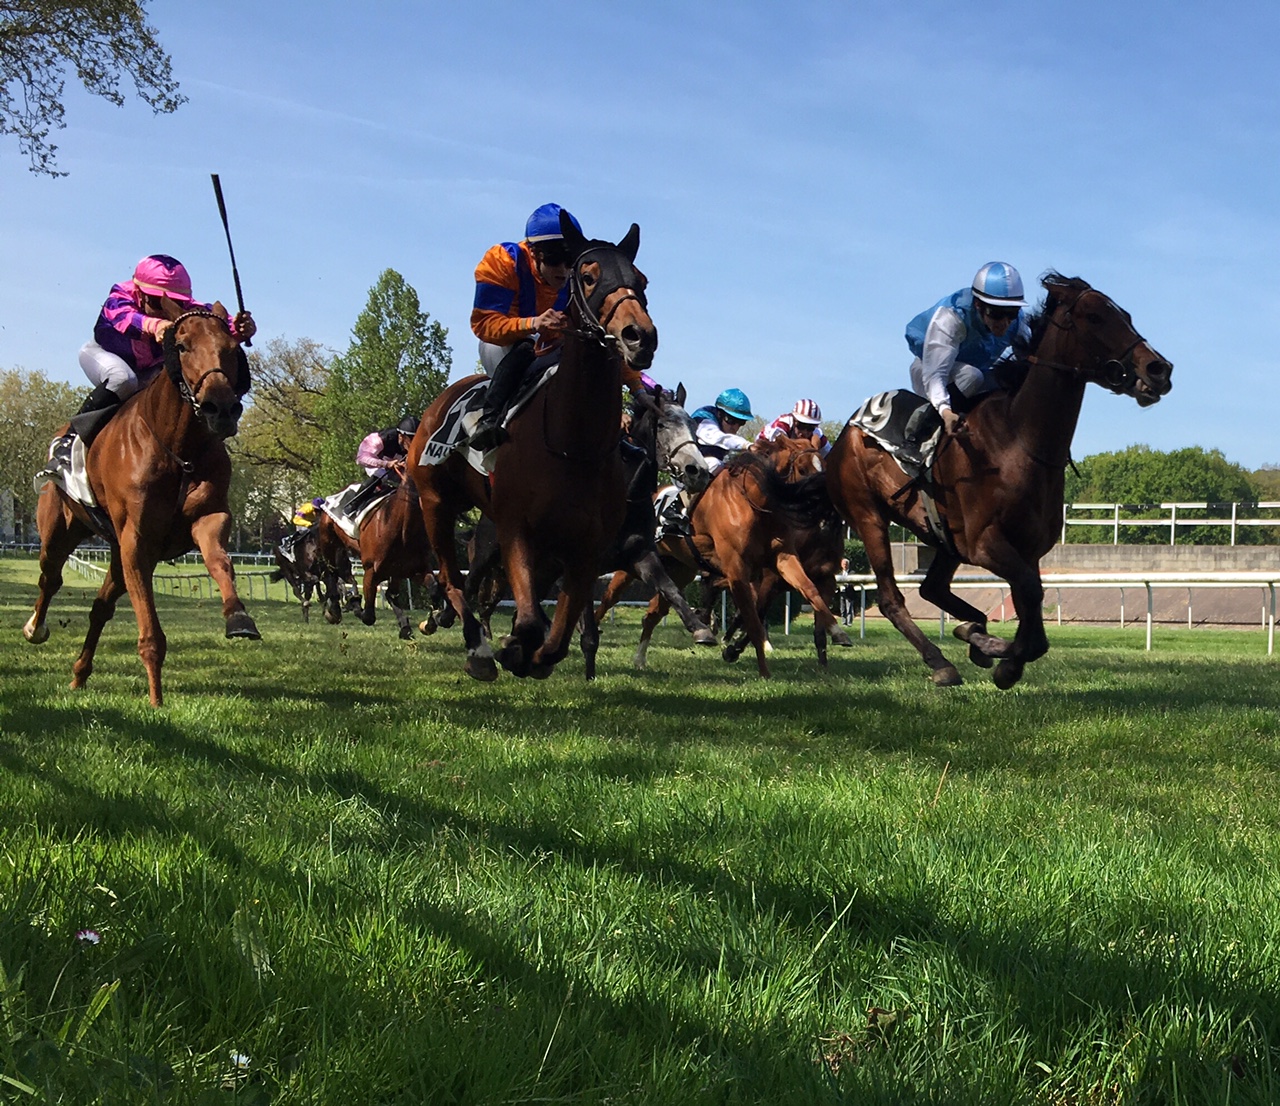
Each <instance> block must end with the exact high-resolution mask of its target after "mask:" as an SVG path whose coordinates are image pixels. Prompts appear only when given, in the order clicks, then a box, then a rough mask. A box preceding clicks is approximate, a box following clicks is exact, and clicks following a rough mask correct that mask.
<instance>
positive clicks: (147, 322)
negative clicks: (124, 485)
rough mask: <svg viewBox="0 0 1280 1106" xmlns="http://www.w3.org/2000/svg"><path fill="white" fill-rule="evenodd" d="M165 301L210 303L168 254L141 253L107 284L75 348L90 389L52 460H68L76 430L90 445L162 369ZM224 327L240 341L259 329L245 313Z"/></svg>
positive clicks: (191, 305)
mask: <svg viewBox="0 0 1280 1106" xmlns="http://www.w3.org/2000/svg"><path fill="white" fill-rule="evenodd" d="M165 299H170V300H173V301H174V302H175V303H177V304H179V305H180V306H181V307H182V308H183V310H187V311H211V310H212V305H211V304H207V303H197V302H196V301H195V300H194V299H192V297H191V277H190V276H189V275H188V273H187V269H186V266H185V265H183V264H182V262H180V261H178V260H177V259H176V258H172V257H170V256H169V255H168V254H163V253H157V254H151V255H150V256H149V257H144V258H143V259H142V260H141V261H139V262H138V264H137V265H136V266H135V268H134V270H133V278H132V279H131V280H128V281H125V282H124V283H122V284H116V285H113V286H112V288H111V292H110V293H109V294H108V296H107V300H106V302H105V303H104V304H103V305H102V310H101V311H100V312H99V314H98V319H97V322H96V323H94V327H93V337H92V338H91V339H90V340H89V341H88V342H86V343H85V344H84V346H83V347H81V350H80V368H81V369H83V370H84V374H85V376H87V377H88V378H89V383H91V384H92V385H93V386H94V387H93V391H92V392H90V393H89V397H88V398H87V399H86V400H85V401H84V404H83V405H82V406H81V408H80V410H79V411H78V412H76V414H75V415H74V416H73V417H72V419H71V429H70V431H69V432H68V433H67V434H65V435H64V436H63V437H62V438H60V439H58V440H57V441H56V442H55V443H54V445H53V449H52V451H51V456H52V458H53V459H54V460H55V461H57V462H59V463H62V464H67V463H69V462H70V459H71V442H72V439H73V438H75V436H76V435H77V434H78V435H79V436H80V437H81V438H82V439H83V440H84V444H85V446H86V447H87V446H89V445H90V444H91V443H92V442H93V439H94V438H95V437H96V436H97V433H98V431H99V430H101V429H102V427H103V426H105V425H106V423H107V421H108V420H109V419H110V418H111V416H112V415H113V414H114V413H115V411H116V408H118V407H119V406H120V404H121V403H123V402H124V401H125V400H126V399H128V398H129V397H130V396H131V395H133V393H134V392H136V391H137V390H138V389H139V388H141V387H143V386H145V385H146V384H149V383H150V382H151V380H152V378H154V377H155V376H156V374H157V373H158V372H159V371H160V370H161V368H163V367H164V348H163V343H164V336H165V332H166V331H167V330H168V329H169V327H171V326H172V325H173V323H172V322H170V321H169V319H167V318H165V315H164V306H163V301H164V300H165ZM228 327H229V329H230V330H231V333H232V334H234V335H235V336H236V337H237V338H239V339H240V340H241V341H245V340H248V339H250V338H252V337H253V336H254V334H256V333H257V331H258V328H257V325H256V324H255V323H254V321H253V317H252V316H251V315H250V314H249V312H247V311H242V312H240V313H239V314H237V315H236V317H235V318H234V319H232V320H230V321H229V322H228Z"/></svg>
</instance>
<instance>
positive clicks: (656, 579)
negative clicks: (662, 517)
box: [610, 549, 716, 645]
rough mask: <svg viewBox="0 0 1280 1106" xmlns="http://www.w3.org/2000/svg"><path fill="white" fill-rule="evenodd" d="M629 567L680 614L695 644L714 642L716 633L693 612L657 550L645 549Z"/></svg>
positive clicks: (712, 643)
mask: <svg viewBox="0 0 1280 1106" xmlns="http://www.w3.org/2000/svg"><path fill="white" fill-rule="evenodd" d="M631 568H632V571H634V572H635V573H636V575H637V576H639V577H640V579H642V580H643V581H644V582H645V583H646V584H648V585H649V586H650V587H651V588H653V590H654V591H655V592H658V593H659V594H660V595H662V596H663V598H664V599H666V601H667V604H668V605H669V606H670V608H671V609H672V610H674V611H675V612H676V614H678V615H679V616H680V621H681V622H683V623H684V628H685V629H686V630H688V631H689V633H691V634H692V635H693V640H694V643H695V644H697V645H715V644H716V635H715V634H713V633H712V632H711V627H710V626H708V625H707V624H706V623H705V622H703V621H702V619H700V618H699V617H698V616H697V615H696V614H694V613H693V609H692V608H691V607H690V606H689V601H688V600H687V599H685V597H684V593H683V592H682V591H681V590H680V589H679V588H678V587H677V586H676V583H675V581H674V580H672V579H671V577H670V576H669V575H668V573H667V570H666V568H664V567H663V564H662V558H661V557H659V556H658V553H657V550H654V549H648V550H646V551H645V552H644V553H643V554H641V555H640V556H639V557H637V558H636V560H635V561H634V562H633V563H632V565H631ZM610 583H612V581H610Z"/></svg>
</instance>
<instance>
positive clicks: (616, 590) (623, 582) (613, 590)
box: [595, 568, 632, 626]
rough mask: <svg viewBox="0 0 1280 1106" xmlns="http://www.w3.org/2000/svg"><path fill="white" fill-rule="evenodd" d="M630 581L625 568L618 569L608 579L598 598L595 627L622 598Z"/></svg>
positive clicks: (630, 578) (630, 577) (629, 575)
mask: <svg viewBox="0 0 1280 1106" xmlns="http://www.w3.org/2000/svg"><path fill="white" fill-rule="evenodd" d="M631 580H632V576H631V572H630V571H629V570H628V569H625V568H620V569H618V570H617V571H616V572H615V573H614V574H613V575H612V576H610V577H609V582H608V583H607V584H606V585H605V589H604V595H602V596H601V597H600V602H599V603H597V604H596V609H595V619H596V625H597V626H599V625H600V623H602V622H603V621H604V616H605V615H606V614H608V613H609V612H610V611H611V610H613V608H614V607H616V606H617V605H618V600H619V599H620V598H622V593H623V591H624V590H625V589H626V586H627V584H629V583H630V582H631Z"/></svg>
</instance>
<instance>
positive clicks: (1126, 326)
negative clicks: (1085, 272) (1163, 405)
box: [1040, 272, 1173, 407]
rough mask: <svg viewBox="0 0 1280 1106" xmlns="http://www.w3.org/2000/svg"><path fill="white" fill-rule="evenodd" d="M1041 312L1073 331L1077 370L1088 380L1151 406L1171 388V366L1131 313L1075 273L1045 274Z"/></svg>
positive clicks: (1055, 322) (1054, 323) (1042, 282)
mask: <svg viewBox="0 0 1280 1106" xmlns="http://www.w3.org/2000/svg"><path fill="white" fill-rule="evenodd" d="M1040 283H1041V284H1042V285H1043V286H1044V289H1045V291H1046V292H1048V294H1049V295H1048V298H1047V300H1046V301H1045V309H1044V315H1045V317H1046V318H1047V319H1048V320H1049V321H1050V322H1052V324H1053V325H1055V326H1057V327H1058V328H1059V329H1061V330H1068V331H1072V330H1074V331H1076V332H1077V343H1078V345H1079V347H1080V348H1079V350H1078V353H1079V356H1080V359H1081V360H1080V366H1079V371H1080V372H1081V374H1082V375H1083V376H1084V378H1085V379H1086V380H1089V381H1092V382H1093V383H1095V384H1101V385H1102V386H1103V387H1104V388H1107V389H1109V390H1110V391H1113V392H1115V393H1117V394H1119V395H1127V396H1132V397H1133V398H1134V399H1136V400H1137V401H1138V404H1139V406H1142V407H1149V406H1150V405H1151V404H1153V403H1158V402H1159V401H1160V397H1161V396H1163V395H1165V394H1167V393H1168V391H1169V390H1170V388H1172V387H1173V381H1172V376H1173V365H1172V364H1171V363H1170V362H1169V361H1167V360H1166V359H1165V358H1164V357H1163V356H1161V354H1160V353H1158V352H1157V351H1156V350H1155V348H1154V347H1152V345H1151V344H1150V343H1149V342H1148V341H1147V340H1146V339H1145V338H1143V337H1142V335H1141V334H1139V333H1138V332H1137V330H1135V329H1134V326H1133V319H1132V317H1131V316H1130V315H1129V312H1127V311H1125V310H1124V309H1123V308H1122V307H1120V306H1119V305H1117V304H1116V302H1115V301H1114V300H1113V299H1111V297H1110V296H1107V295H1105V294H1104V293H1102V292H1099V291H1098V290H1097V289H1096V288H1093V287H1091V286H1090V285H1089V284H1088V283H1086V282H1085V281H1083V280H1081V279H1080V278H1079V277H1064V276H1062V275H1061V274H1059V273H1052V272H1051V273H1048V274H1046V275H1045V276H1044V277H1043V278H1042V279H1041V282H1040Z"/></svg>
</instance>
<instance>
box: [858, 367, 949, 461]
mask: <svg viewBox="0 0 1280 1106" xmlns="http://www.w3.org/2000/svg"><path fill="white" fill-rule="evenodd" d="M928 405H929V401H928V400H927V399H925V398H924V397H923V396H918V395H916V393H915V392H912V391H908V390H907V389H906V388H895V389H894V390H893V391H891V392H881V393H880V394H879V395H875V396H872V397H871V398H870V399H869V400H867V401H866V403H864V404H863V405H862V406H861V407H859V408H858V409H857V410H856V411H855V412H854V413H853V414H852V415H851V416H850V417H849V425H850V426H856V427H857V428H858V429H859V430H861V431H862V432H863V433H864V434H865V435H866V436H867V437H868V438H873V439H874V440H875V441H877V442H878V443H879V444H880V445H881V446H883V447H884V449H885V450H886V451H887V452H888V453H890V454H891V455H892V456H893V459H894V460H895V461H897V462H898V467H899V468H901V469H902V471H903V472H905V473H906V474H907V475H908V476H910V477H913V478H914V477H916V476H917V475H919V470H918V469H917V467H916V465H914V464H912V463H911V462H909V461H904V460H903V458H902V456H901V454H900V453H899V450H900V449H901V446H902V443H903V439H904V433H903V432H904V431H905V430H906V426H907V420H908V419H910V418H911V416H912V414H914V413H915V411H917V410H918V409H919V408H921V407H927V406H928ZM941 440H942V421H941V420H940V419H939V420H937V426H936V427H935V428H934V430H933V433H932V434H931V435H930V436H929V437H928V438H927V439H925V440H924V441H922V442H921V443H920V456H921V457H922V458H923V459H924V465H923V469H924V471H926V472H927V471H928V470H929V467H930V466H931V465H932V464H933V456H934V454H935V453H936V452H937V450H938V443H939V442H940V441H941Z"/></svg>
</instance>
